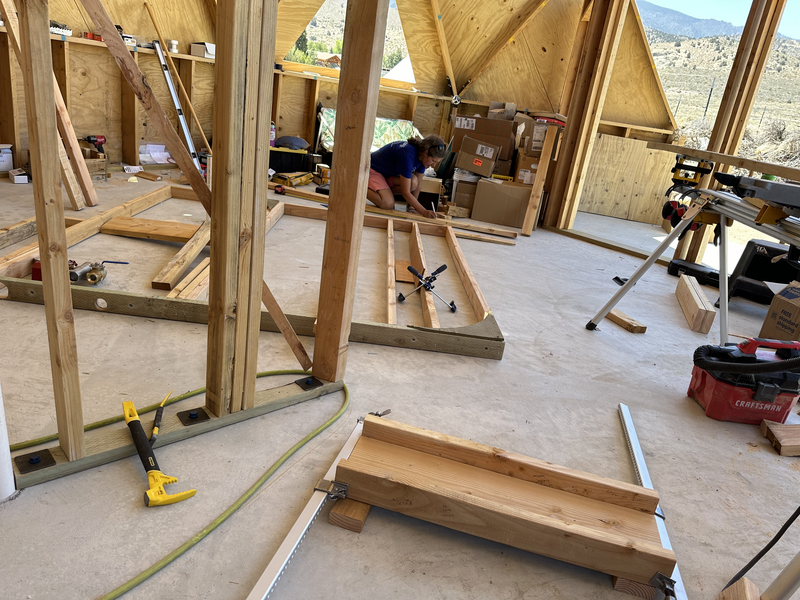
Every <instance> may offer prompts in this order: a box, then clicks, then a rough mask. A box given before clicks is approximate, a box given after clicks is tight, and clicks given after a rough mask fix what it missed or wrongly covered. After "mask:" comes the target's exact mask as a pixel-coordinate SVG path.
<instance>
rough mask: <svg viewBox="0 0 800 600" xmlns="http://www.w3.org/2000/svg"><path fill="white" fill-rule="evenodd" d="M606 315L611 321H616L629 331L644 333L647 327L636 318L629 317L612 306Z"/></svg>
mask: <svg viewBox="0 0 800 600" xmlns="http://www.w3.org/2000/svg"><path fill="white" fill-rule="evenodd" d="M606 317H607V318H608V320H609V321H611V322H612V323H616V324H617V325H619V326H620V327H622V328H623V329H627V330H628V331H630V332H631V333H645V332H646V331H647V327H646V326H645V325H642V324H641V323H639V321H637V320H636V319H634V318H632V317H629V316H628V315H626V314H625V313H624V312H622V311H621V310H617V309H616V308H612V309H611V311H610V312H609V313H608V315H606Z"/></svg>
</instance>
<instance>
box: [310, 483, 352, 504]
mask: <svg viewBox="0 0 800 600" xmlns="http://www.w3.org/2000/svg"><path fill="white" fill-rule="evenodd" d="M314 491H315V492H325V493H326V494H328V498H330V499H331V500H333V499H334V498H340V499H344V498H347V484H346V483H339V482H338V481H328V480H327V479H320V480H319V483H318V484H317V485H316V486H314Z"/></svg>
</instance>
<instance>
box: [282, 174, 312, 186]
mask: <svg viewBox="0 0 800 600" xmlns="http://www.w3.org/2000/svg"><path fill="white" fill-rule="evenodd" d="M313 179H314V176H313V175H312V174H311V173H308V172H303V171H298V172H295V173H275V175H273V176H272V183H275V184H278V185H285V186H286V187H297V186H301V185H306V184H308V183H311V182H312V180H313Z"/></svg>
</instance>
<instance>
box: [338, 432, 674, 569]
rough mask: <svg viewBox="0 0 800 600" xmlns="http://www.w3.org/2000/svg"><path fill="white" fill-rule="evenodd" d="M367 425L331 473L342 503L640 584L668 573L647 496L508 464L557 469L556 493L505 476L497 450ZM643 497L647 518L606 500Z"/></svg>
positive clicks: (510, 471)
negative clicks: (343, 487)
mask: <svg viewBox="0 0 800 600" xmlns="http://www.w3.org/2000/svg"><path fill="white" fill-rule="evenodd" d="M367 419H368V420H369V423H370V427H367V422H366V421H365V426H364V431H363V432H362V436H361V438H360V439H359V441H358V443H357V444H356V446H355V448H354V449H353V452H352V453H351V455H350V457H349V458H348V459H346V460H342V461H340V462H339V464H338V466H337V469H336V481H338V482H341V483H346V484H347V485H348V492H347V497H348V498H350V499H353V500H357V501H359V502H364V503H367V504H371V505H373V506H379V507H381V508H386V509H389V510H394V511H396V512H400V513H402V514H405V515H408V516H413V517H416V518H419V519H422V520H424V521H428V522H431V523H436V524H439V525H443V526H445V527H448V528H450V529H455V530H457V531H462V532H465V533H470V534H472V535H477V536H479V537H483V538H486V539H490V540H493V541H496V542H500V543H504V544H508V545H511V546H514V547H516V548H520V549H523V550H528V551H531V552H536V553H537V554H543V555H545V556H549V557H551V558H555V559H558V560H566V561H568V562H570V563H572V564H576V565H580V566H583V567H587V568H590V569H595V570H598V571H602V572H604V573H608V574H611V575H616V576H618V577H623V578H625V579H629V580H631V581H637V582H639V583H645V582H649V581H650V579H651V578H652V577H653V575H655V574H656V573H657V572H658V571H661V572H663V573H671V572H672V570H673V568H674V566H675V554H674V553H673V552H672V550H667V549H664V548H663V547H662V546H661V541H660V538H659V535H658V529H657V527H656V522H655V518H654V516H653V512H652V511H653V510H655V506H656V505H657V503H658V494H656V493H655V492H653V491H652V490H646V489H645V488H641V487H638V486H631V485H628V484H622V483H619V482H615V481H612V480H607V479H604V478H599V477H595V476H592V475H589V474H587V473H581V472H578V471H573V470H571V469H566V468H565V467H556V466H555V465H550V464H549V463H543V462H542V461H535V460H534V459H531V458H528V457H520V456H519V455H515V458H517V462H516V463H515V466H516V465H517V464H522V465H523V466H527V464H529V463H530V464H541V465H542V466H543V467H544V468H547V469H554V470H560V474H561V475H562V477H563V478H564V479H565V480H571V481H570V482H569V483H567V484H566V485H565V487H566V488H567V489H558V488H557V487H552V484H553V482H552V480H551V479H550V477H549V476H548V475H546V476H544V477H535V476H533V477H531V473H528V472H526V471H525V469H524V468H523V469H516V468H509V464H508V463H507V462H506V460H505V459H506V455H507V454H508V453H506V452H504V451H502V450H499V449H497V448H491V447H488V446H483V445H481V444H475V443H473V442H469V441H468V440H461V439H458V438H453V437H451V436H444V435H442V434H439V433H436V432H431V431H426V430H424V429H419V428H416V427H411V426H408V425H403V424H396V423H390V424H389V425H387V424H385V423H376V422H375V421H376V420H377V419H374V418H372V417H367ZM368 429H369V430H368ZM484 464H486V465H488V466H489V467H490V468H484V466H483V465H484ZM492 467H494V468H492ZM588 481H591V485H586V486H584V485H582V483H583V482H588ZM575 482H581V483H579V484H578V485H575ZM639 490H641V491H642V494H641V495H640V494H638V493H637V492H638V491H639ZM587 493H589V494H591V495H593V496H597V497H589V496H587V495H586V494H587ZM645 496H646V497H647V500H648V502H647V510H637V509H633V508H629V507H626V506H621V505H619V504H616V503H614V502H612V501H608V500H606V498H609V499H612V500H613V499H621V498H625V499H626V500H627V499H638V498H640V497H641V498H644V497H645ZM626 500H623V501H626ZM554 507H556V508H557V509H558V510H557V511H555V512H556V513H557V517H553V516H552V515H553V514H554ZM609 522H613V523H614V525H613V526H612V527H609V526H608V525H607V524H608V523H609Z"/></svg>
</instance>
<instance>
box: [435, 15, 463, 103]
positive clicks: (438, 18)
mask: <svg viewBox="0 0 800 600" xmlns="http://www.w3.org/2000/svg"><path fill="white" fill-rule="evenodd" d="M431 9H432V10H433V20H434V23H436V35H437V36H439V47H440V48H441V50H442V60H443V61H444V72H445V73H446V74H447V77H448V79H450V89H451V90H452V92H453V94H457V93H458V84H457V83H456V76H455V73H454V71H453V62H452V61H451V60H450V49H449V48H448V47H447V36H446V35H445V33H444V24H443V23H442V11H441V10H439V0H431ZM445 91H447V90H446V89H445Z"/></svg>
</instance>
